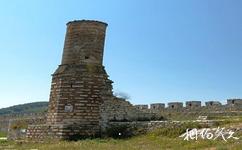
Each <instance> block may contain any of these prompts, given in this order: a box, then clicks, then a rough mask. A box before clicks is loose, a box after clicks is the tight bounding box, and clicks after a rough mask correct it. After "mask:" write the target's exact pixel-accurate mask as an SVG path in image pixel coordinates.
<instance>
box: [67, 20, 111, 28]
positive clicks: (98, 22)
mask: <svg viewBox="0 0 242 150" xmlns="http://www.w3.org/2000/svg"><path fill="white" fill-rule="evenodd" d="M72 23H97V24H100V23H101V24H104V25H106V26H108V24H107V23H106V22H102V21H97V20H85V19H83V20H73V21H69V22H67V23H66V25H69V24H72Z"/></svg>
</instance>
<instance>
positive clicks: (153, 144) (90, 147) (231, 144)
mask: <svg viewBox="0 0 242 150" xmlns="http://www.w3.org/2000/svg"><path fill="white" fill-rule="evenodd" d="M241 138H242V137H241ZM241 147H242V140H241V139H240V140H238V141H228V142H224V141H222V140H217V141H210V140H198V141H184V140H183V139H181V138H178V137H176V138H170V137H165V136H157V135H154V134H146V135H141V136H137V137H132V138H129V139H93V140H82V141H77V142H67V141H60V142H45V143H23V142H0V149H1V148H2V149H7V148H9V149H14V148H15V149H18V150H26V149H38V150H56V149H58V150H67V149H68V150H97V149H98V150H163V149H172V150H181V149H198V150H199V149H201V150H204V149H210V148H213V149H218V150H227V149H229V150H241Z"/></svg>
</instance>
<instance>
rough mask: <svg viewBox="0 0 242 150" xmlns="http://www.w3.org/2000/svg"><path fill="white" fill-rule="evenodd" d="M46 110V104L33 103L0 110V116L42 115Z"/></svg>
mask: <svg viewBox="0 0 242 150" xmlns="http://www.w3.org/2000/svg"><path fill="white" fill-rule="evenodd" d="M47 109H48V102H34V103H27V104H20V105H15V106H11V107H7V108H2V109H0V116H3V115H14V114H28V113H42V112H46V111H47Z"/></svg>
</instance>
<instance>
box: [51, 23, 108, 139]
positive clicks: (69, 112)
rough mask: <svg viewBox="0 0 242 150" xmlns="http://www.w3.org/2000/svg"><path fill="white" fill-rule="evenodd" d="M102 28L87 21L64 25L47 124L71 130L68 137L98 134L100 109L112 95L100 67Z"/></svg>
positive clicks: (102, 42)
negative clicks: (60, 56)
mask: <svg viewBox="0 0 242 150" xmlns="http://www.w3.org/2000/svg"><path fill="white" fill-rule="evenodd" d="M106 27H107V24H106V23H103V22H99V21H90V20H80V21H72V22H69V23H67V32H66V37H65V44H64V51H63V56H62V62H61V65H59V67H58V68H57V70H56V71H55V73H54V74H53V75H52V76H53V77H52V84H51V92H50V103H49V109H48V115H47V124H49V125H60V126H63V125H64V126H67V127H68V130H69V128H75V129H73V132H74V131H76V133H73V132H72V131H70V132H69V134H71V135H72V134H73V135H75V134H78V135H80V136H92V135H93V136H96V135H99V134H100V132H101V131H100V117H101V116H100V106H101V104H102V103H103V101H104V97H105V96H108V95H109V96H112V86H111V83H112V81H110V80H109V79H108V75H107V73H106V71H105V69H104V67H103V64H102V62H103V49H104V42H105V31H106ZM64 130H65V129H64Z"/></svg>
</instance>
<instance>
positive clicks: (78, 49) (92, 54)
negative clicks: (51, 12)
mask: <svg viewBox="0 0 242 150" xmlns="http://www.w3.org/2000/svg"><path fill="white" fill-rule="evenodd" d="M107 25H108V24H107V23H104V22H101V21H94V20H74V21H70V22H68V23H67V31H66V37H65V44H64V50H63V56H62V63H61V64H62V65H66V64H96V65H102V61H103V49H104V43H105V33H106V27H107Z"/></svg>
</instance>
